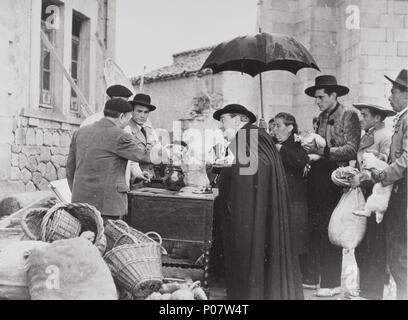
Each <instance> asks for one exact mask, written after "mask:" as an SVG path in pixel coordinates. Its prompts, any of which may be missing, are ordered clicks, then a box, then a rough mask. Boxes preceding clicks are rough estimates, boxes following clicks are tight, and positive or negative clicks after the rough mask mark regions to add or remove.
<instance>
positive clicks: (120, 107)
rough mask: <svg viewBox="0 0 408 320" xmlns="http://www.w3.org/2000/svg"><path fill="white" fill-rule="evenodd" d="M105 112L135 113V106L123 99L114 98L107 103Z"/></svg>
mask: <svg viewBox="0 0 408 320" xmlns="http://www.w3.org/2000/svg"><path fill="white" fill-rule="evenodd" d="M105 110H111V111H117V112H121V113H127V112H132V111H133V106H132V105H131V104H130V103H129V102H127V101H125V100H123V99H121V98H113V99H109V100H108V101H106V103H105Z"/></svg>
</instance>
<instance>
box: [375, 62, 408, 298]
mask: <svg viewBox="0 0 408 320" xmlns="http://www.w3.org/2000/svg"><path fill="white" fill-rule="evenodd" d="M407 73H408V72H407V70H406V69H403V70H401V72H400V73H399V75H398V76H397V78H396V79H395V80H392V79H391V78H389V77H387V76H385V77H386V78H387V79H388V80H389V81H391V83H392V89H391V96H390V97H389V101H390V104H391V106H392V108H393V109H394V111H396V112H398V113H397V116H396V118H395V120H394V134H393V136H392V142H391V152H390V155H389V159H388V163H389V164H390V165H389V166H388V167H387V168H386V169H384V170H383V171H379V172H374V173H373V175H372V176H373V179H374V181H375V182H381V183H382V184H383V185H384V186H388V185H391V184H394V189H393V192H392V194H391V198H390V201H389V204H388V209H387V212H386V213H385V215H384V222H385V228H386V243H387V262H388V265H389V268H390V271H391V274H392V276H393V278H394V280H395V282H396V284H397V299H398V300H406V299H407V276H408V275H407V159H408V155H407V152H408V146H407V144H408V142H407V107H408V79H407V78H408V76H407Z"/></svg>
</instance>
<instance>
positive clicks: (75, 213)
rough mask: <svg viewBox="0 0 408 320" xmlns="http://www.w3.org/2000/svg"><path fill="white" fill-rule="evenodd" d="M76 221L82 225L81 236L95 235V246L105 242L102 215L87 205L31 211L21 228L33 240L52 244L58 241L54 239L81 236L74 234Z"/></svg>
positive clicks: (57, 206)
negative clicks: (89, 232)
mask: <svg viewBox="0 0 408 320" xmlns="http://www.w3.org/2000/svg"><path fill="white" fill-rule="evenodd" d="M74 221H79V223H80V230H79V234H82V233H83V232H85V231H91V232H93V233H94V234H95V239H94V244H95V245H96V246H98V245H99V244H100V242H101V241H104V240H105V239H104V227H103V220H102V217H101V213H100V212H99V211H98V210H97V209H96V208H95V207H93V206H90V205H88V204H86V203H85V204H84V203H72V204H71V203H70V204H65V203H59V204H56V205H55V206H54V207H52V208H51V209H49V208H36V209H32V210H29V211H27V213H26V214H25V215H24V216H23V218H22V220H21V227H22V229H23V231H24V233H25V234H26V235H27V236H28V238H30V239H31V240H36V241H46V242H51V241H55V240H56V239H55V238H54V237H56V238H58V239H60V238H61V239H69V238H75V237H76V236H78V235H79V234H77V235H76V233H75V232H74V230H75V222H74ZM55 230H58V231H59V232H55ZM53 232H54V233H53Z"/></svg>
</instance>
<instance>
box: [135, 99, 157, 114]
mask: <svg viewBox="0 0 408 320" xmlns="http://www.w3.org/2000/svg"><path fill="white" fill-rule="evenodd" d="M129 103H130V104H131V105H132V106H133V107H135V106H143V107H146V108H148V109H149V110H150V112H151V111H154V110H156V109H157V108H156V106H154V105H152V104H148V103H144V102H141V101H129Z"/></svg>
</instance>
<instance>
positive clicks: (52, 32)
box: [38, 20, 56, 109]
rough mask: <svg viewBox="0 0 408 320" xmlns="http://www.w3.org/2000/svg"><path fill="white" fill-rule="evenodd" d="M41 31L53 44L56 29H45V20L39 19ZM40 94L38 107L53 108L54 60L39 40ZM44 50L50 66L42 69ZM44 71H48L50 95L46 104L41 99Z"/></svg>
mask: <svg viewBox="0 0 408 320" xmlns="http://www.w3.org/2000/svg"><path fill="white" fill-rule="evenodd" d="M41 31H43V32H44V33H45V34H46V35H47V36H49V35H50V36H51V39H50V37H48V39H49V40H50V42H51V44H52V45H55V37H56V31H55V30H53V29H47V28H46V22H45V21H44V20H41ZM40 51H41V53H40V96H39V99H38V100H39V107H40V108H44V109H55V76H56V75H55V67H56V66H55V61H54V58H53V57H52V54H51V52H50V51H49V50H48V49H47V48H46V46H45V45H44V43H43V41H41V45H40ZM45 52H47V53H48V55H49V59H50V62H49V64H50V68H49V69H47V70H45V69H44V60H45ZM44 72H48V73H49V77H50V79H49V86H50V89H49V95H50V104H47V103H46V102H44V101H43V94H44V91H45V90H44Z"/></svg>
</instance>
